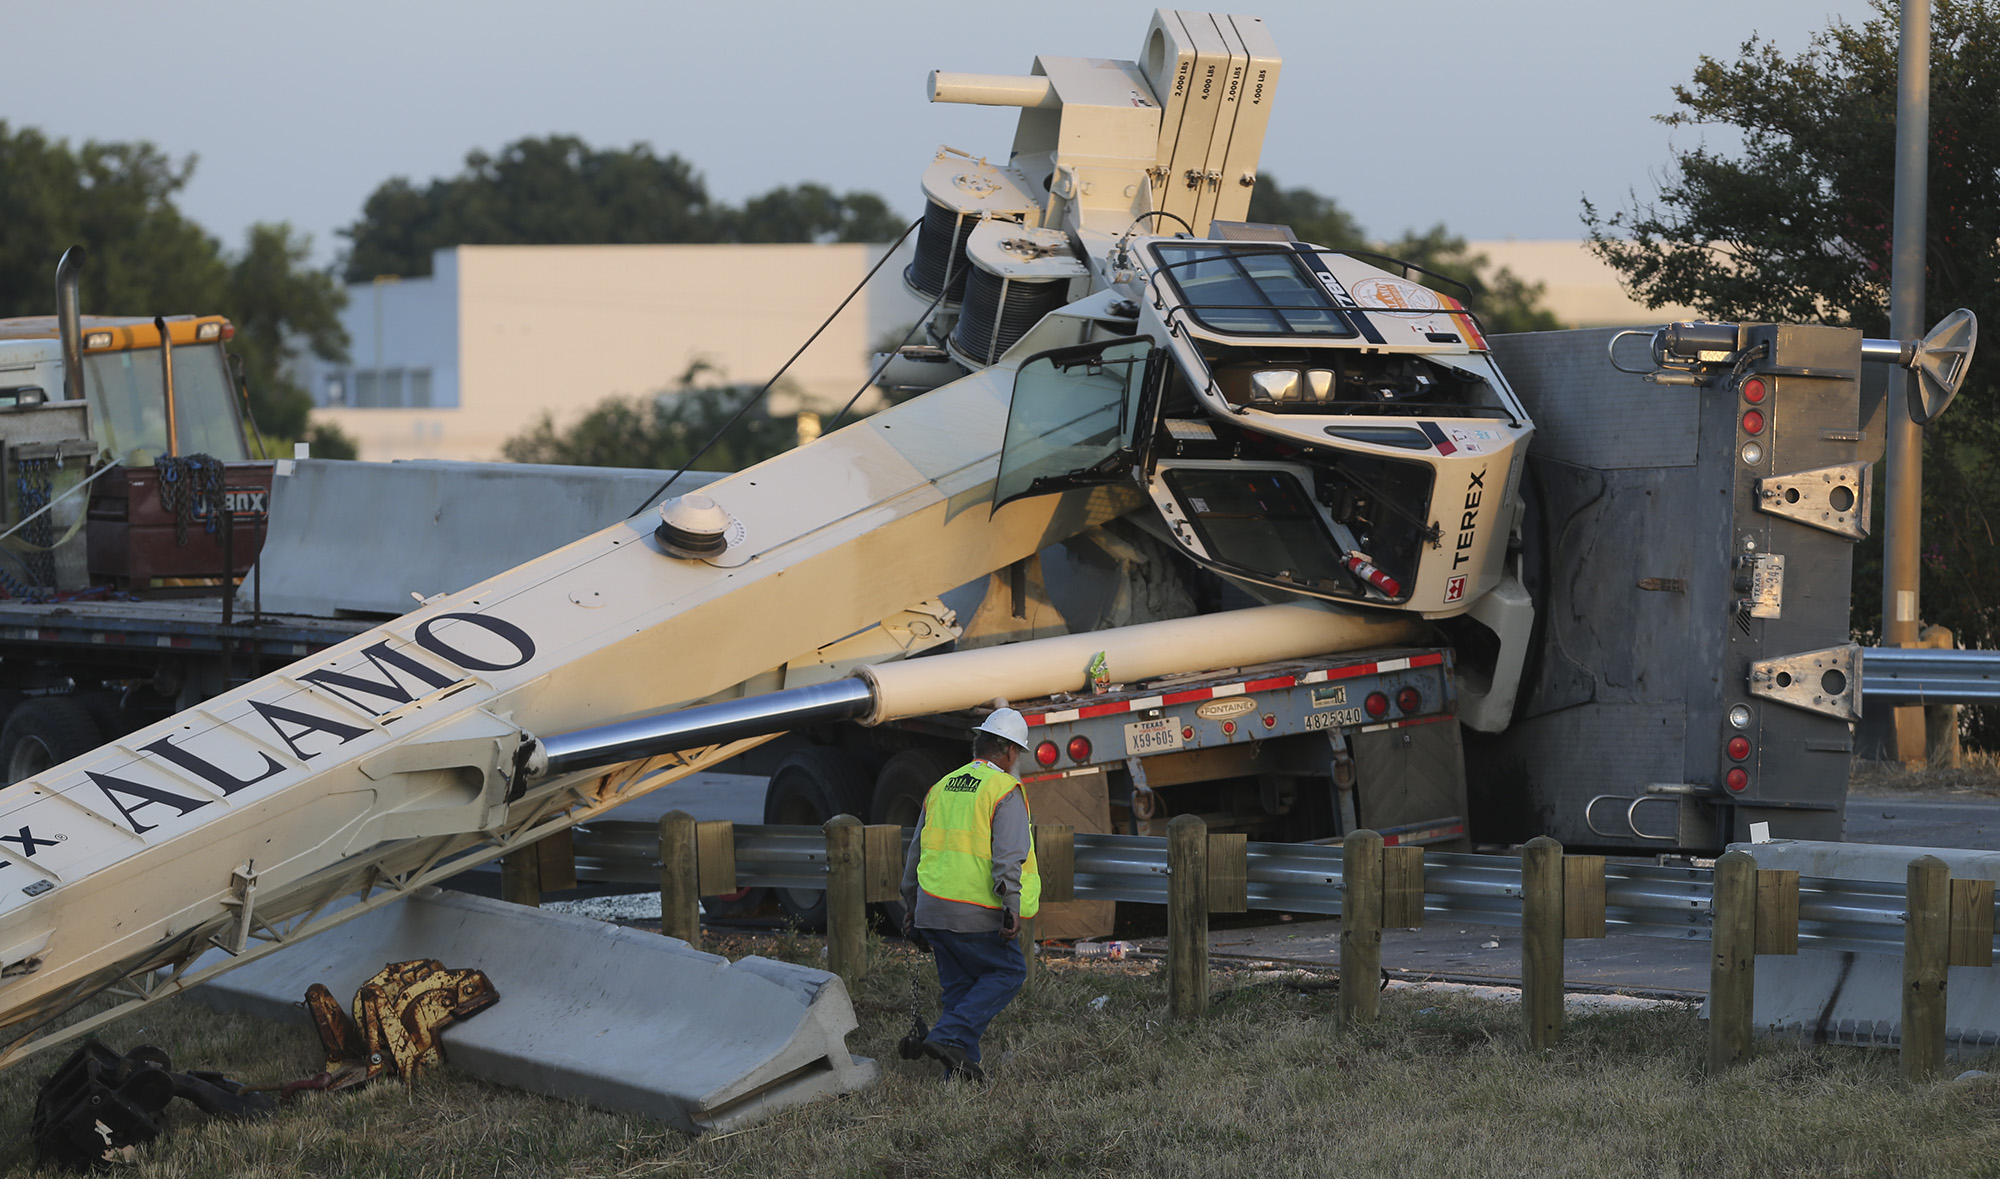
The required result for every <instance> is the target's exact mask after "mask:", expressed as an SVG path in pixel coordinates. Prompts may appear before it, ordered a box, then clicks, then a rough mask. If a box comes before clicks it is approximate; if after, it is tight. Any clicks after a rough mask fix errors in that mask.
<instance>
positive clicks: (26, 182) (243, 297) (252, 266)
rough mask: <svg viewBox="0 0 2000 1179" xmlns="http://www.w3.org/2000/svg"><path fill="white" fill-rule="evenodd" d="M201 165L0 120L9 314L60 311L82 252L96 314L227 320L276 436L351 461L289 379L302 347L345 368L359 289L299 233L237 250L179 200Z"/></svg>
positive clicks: (275, 233) (3, 289)
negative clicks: (66, 274)
mask: <svg viewBox="0 0 2000 1179" xmlns="http://www.w3.org/2000/svg"><path fill="white" fill-rule="evenodd" d="M194 167H195V160H194V158H193V157H192V156H190V157H188V158H187V159H184V160H181V161H178V162H176V161H175V160H173V159H171V158H169V157H168V156H167V155H165V154H164V153H162V152H161V151H160V150H159V149H158V148H156V147H154V146H153V145H152V144H150V143H143V142H142V143H98V142H96V141H91V142H87V143H85V144H84V145H83V146H82V147H81V148H78V149H72V148H71V147H70V146H69V144H68V143H66V142H64V141H62V140H50V139H48V138H47V137H46V136H44V135H43V134H42V133H41V132H39V131H37V130H35V129H34V128H31V127H23V128H21V129H19V130H18V131H16V130H13V129H11V128H9V127H8V125H7V124H6V123H5V122H0V223H3V224H5V225H6V226H7V232H6V233H5V234H0V315H8V316H14V315H48V314H51V313H53V312H54V311H55V263H56V259H57V258H58V257H60V256H61V254H62V251H63V250H64V249H65V248H66V247H68V246H70V245H82V246H83V247H84V249H85V251H86V253H87V258H88V260H87V262H86V263H85V265H84V269H83V274H82V278H81V282H80V292H81V295H82V302H83V310H84V312H85V313H86V314H108V315H159V314H169V315H172V314H179V313H182V312H195V313H199V314H205V315H206V314H220V315H226V316H228V317H229V319H230V321H231V322H232V323H234V324H235V325H236V331H237V335H236V339H235V341H234V342H233V343H232V344H231V349H232V351H233V352H234V353H235V354H236V355H238V356H240V357H241V358H242V359H243V362H244V377H245V381H246V384H247V386H248V388H249V390H250V404H251V412H252V414H253V416H255V417H256V419H257V424H258V426H259V427H260V428H261V429H262V431H263V432H264V434H265V435H266V436H267V437H274V438H283V439H286V440H289V439H293V438H302V437H308V436H310V437H313V438H315V440H316V450H315V452H316V453H325V454H337V453H339V445H340V438H339V436H338V432H337V431H334V432H332V433H328V432H327V428H326V427H314V426H311V425H309V424H308V422H307V413H308V410H309V409H310V407H311V404H312V403H311V399H310V398H309V397H308V396H307V394H306V392H305V390H303V389H300V388H298V387H297V386H296V385H294V384H293V383H291V382H290V381H288V380H287V379H285V377H284V370H285V367H286V362H287V361H289V360H290V359H291V358H292V357H293V356H294V355H296V354H297V350H298V348H299V347H300V346H301V345H303V346H304V347H307V348H310V349H311V350H312V351H313V352H314V353H315V354H316V355H318V356H320V357H322V358H324V359H327V360H332V361H341V360H345V359H346V353H347V334H346V332H345V331H343V330H342V329H341V326H340V319H339V315H340V309H341V307H343V306H344V305H345V304H346V302H347V293H346V291H345V290H344V289H343V288H342V287H341V286H340V285H339V284H338V283H336V282H334V281H333V279H332V277H331V276H330V275H327V274H324V273H320V272H317V271H314V270H312V269H311V268H310V267H309V266H308V265H307V262H306V259H307V256H308V254H309V251H310V244H311V243H310V240H309V239H308V238H306V237H305V236H304V235H301V234H297V233H295V232H294V231H293V229H292V228H291V227H290V226H289V225H284V224H257V225H253V226H251V227H250V230H249V232H248V233H247V234H246V236H245V239H244V247H243V250H242V251H241V252H240V253H238V254H234V255H232V254H229V253H226V252H225V251H224V250H223V249H222V245H221V243H220V242H218V241H216V240H215V238H213V237H211V236H210V235H209V234H208V232H207V231H205V230H204V229H202V228H201V226H199V225H197V224H195V223H194V222H193V221H190V220H188V219H187V218H186V217H185V216H184V215H182V213H181V211H180V210H179V209H178V208H177V207H176V206H175V205H174V197H175V195H176V194H178V193H179V192H180V191H181V189H182V188H184V187H185V186H186V185H187V182H188V179H189V178H190V177H191V176H192V175H193V174H194ZM316 429H317V430H318V431H319V432H318V433H317V434H315V433H314V431H315V430H316ZM348 454H349V455H351V454H352V445H351V443H350V444H349V446H348Z"/></svg>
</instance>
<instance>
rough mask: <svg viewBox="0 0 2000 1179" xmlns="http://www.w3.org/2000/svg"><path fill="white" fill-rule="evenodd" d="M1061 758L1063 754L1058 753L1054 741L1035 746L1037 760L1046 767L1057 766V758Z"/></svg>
mask: <svg viewBox="0 0 2000 1179" xmlns="http://www.w3.org/2000/svg"><path fill="white" fill-rule="evenodd" d="M1059 756H1061V754H1060V753H1059V752H1058V751H1057V749H1056V743H1055V742H1054V741H1044V742H1042V743H1041V744H1040V745H1037V746H1035V760H1036V761H1037V762H1040V763H1041V764H1042V765H1044V766H1052V765H1054V764H1056V758H1057V757H1059Z"/></svg>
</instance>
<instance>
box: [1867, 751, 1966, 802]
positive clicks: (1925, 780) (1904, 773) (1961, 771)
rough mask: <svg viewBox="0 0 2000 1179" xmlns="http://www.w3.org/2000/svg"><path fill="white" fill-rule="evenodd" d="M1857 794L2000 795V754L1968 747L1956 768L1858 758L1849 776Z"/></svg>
mask: <svg viewBox="0 0 2000 1179" xmlns="http://www.w3.org/2000/svg"><path fill="white" fill-rule="evenodd" d="M1849 789H1851V790H1852V791H1853V792H1854V793H1856V794H1861V795H1875V794H1931V795H1936V796H1938V797H1940V798H1953V797H1959V798H2000V755H1996V754H1994V753H1991V752H1988V751H1986V750H1980V749H1968V750H1966V751H1965V754H1964V755H1963V757H1961V758H1960V760H1959V765H1958V766H1957V767H1956V768H1953V769H1937V770H1933V769H1925V768H1917V769H1912V768H1910V767H1909V766H1906V765H1904V764H1903V763H1901V762H1896V761H1861V760H1856V761H1855V763H1854V769H1853V772H1852V774H1851V776H1850V778H1849Z"/></svg>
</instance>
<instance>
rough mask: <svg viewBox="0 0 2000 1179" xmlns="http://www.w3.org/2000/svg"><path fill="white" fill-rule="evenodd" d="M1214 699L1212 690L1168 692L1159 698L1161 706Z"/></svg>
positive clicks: (1191, 689) (1192, 689)
mask: <svg viewBox="0 0 2000 1179" xmlns="http://www.w3.org/2000/svg"><path fill="white" fill-rule="evenodd" d="M1214 697H1215V689H1214V688H1190V689H1188V690H1187V691H1185V692H1169V693H1167V694H1166V695H1165V696H1163V697H1161V699H1160V703H1161V704H1163V705H1166V704H1188V703H1192V702H1193V701H1196V700H1211V699H1213V698H1214Z"/></svg>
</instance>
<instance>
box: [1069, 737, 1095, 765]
mask: <svg viewBox="0 0 2000 1179" xmlns="http://www.w3.org/2000/svg"><path fill="white" fill-rule="evenodd" d="M1069 759H1070V760H1071V761H1073V762H1077V763H1078V764H1081V763H1083V762H1087V761H1089V760H1090V738H1088V737H1071V738H1070V739H1069Z"/></svg>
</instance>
